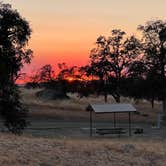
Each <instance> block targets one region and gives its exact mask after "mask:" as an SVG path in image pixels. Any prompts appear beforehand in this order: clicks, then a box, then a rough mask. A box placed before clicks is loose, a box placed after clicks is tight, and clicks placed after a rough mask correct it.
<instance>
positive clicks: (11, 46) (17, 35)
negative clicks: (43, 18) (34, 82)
mask: <svg viewBox="0 0 166 166" xmlns="http://www.w3.org/2000/svg"><path fill="white" fill-rule="evenodd" d="M30 35H31V29H30V27H29V23H28V22H27V21H26V20H25V19H24V18H22V17H21V16H20V14H19V13H18V12H17V10H13V9H12V7H11V5H9V4H3V3H0V114H1V116H2V118H3V120H4V125H5V126H6V127H7V128H8V130H9V131H11V132H13V133H17V134H20V133H21V132H22V130H23V129H24V128H25V127H26V125H27V121H26V117H27V110H26V109H25V108H24V107H23V106H22V104H21V102H20V100H19V91H18V87H17V85H16V84H15V79H16V78H17V77H18V75H19V72H20V70H21V68H22V67H23V64H24V63H30V60H31V57H32V51H31V50H30V49H26V45H27V42H28V40H29V38H30Z"/></svg>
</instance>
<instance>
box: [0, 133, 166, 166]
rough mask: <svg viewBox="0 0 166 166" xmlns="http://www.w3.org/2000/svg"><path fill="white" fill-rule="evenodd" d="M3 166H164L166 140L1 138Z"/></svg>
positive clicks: (6, 136) (0, 154) (0, 146)
mask: <svg viewBox="0 0 166 166" xmlns="http://www.w3.org/2000/svg"><path fill="white" fill-rule="evenodd" d="M0 149H1V151H0V165H1V166H27V165H28V166H55V165H56V166H93V165H96V166H109V165H110V166H126V165H132V166H133V165H134V166H148V165H149V166H164V165H165V163H166V141H162V142H161V141H152V140H151V141H149V140H148V142H147V141H146V140H134V139H130V140H128V139H125V140H122V139H119V140H114V139H112V140H108V139H104V140H103V139H102V141H101V140H100V139H99V140H65V139H63V140H56V139H44V138H33V137H23V136H22V137H17V136H13V135H0Z"/></svg>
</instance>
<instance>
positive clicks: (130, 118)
mask: <svg viewBox="0 0 166 166" xmlns="http://www.w3.org/2000/svg"><path fill="white" fill-rule="evenodd" d="M129 136H131V112H129Z"/></svg>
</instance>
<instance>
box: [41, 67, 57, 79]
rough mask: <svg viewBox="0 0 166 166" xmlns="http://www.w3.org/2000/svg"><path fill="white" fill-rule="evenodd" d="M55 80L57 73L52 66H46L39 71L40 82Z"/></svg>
mask: <svg viewBox="0 0 166 166" xmlns="http://www.w3.org/2000/svg"><path fill="white" fill-rule="evenodd" d="M54 79H55V73H54V70H53V68H52V66H51V65H50V64H47V65H44V66H43V67H41V68H40V71H39V80H40V82H50V81H52V80H54Z"/></svg>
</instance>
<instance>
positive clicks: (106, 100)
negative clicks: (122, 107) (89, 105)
mask: <svg viewBox="0 0 166 166" xmlns="http://www.w3.org/2000/svg"><path fill="white" fill-rule="evenodd" d="M104 101H105V103H107V102H108V95H107V93H106V92H105V93H104Z"/></svg>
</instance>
